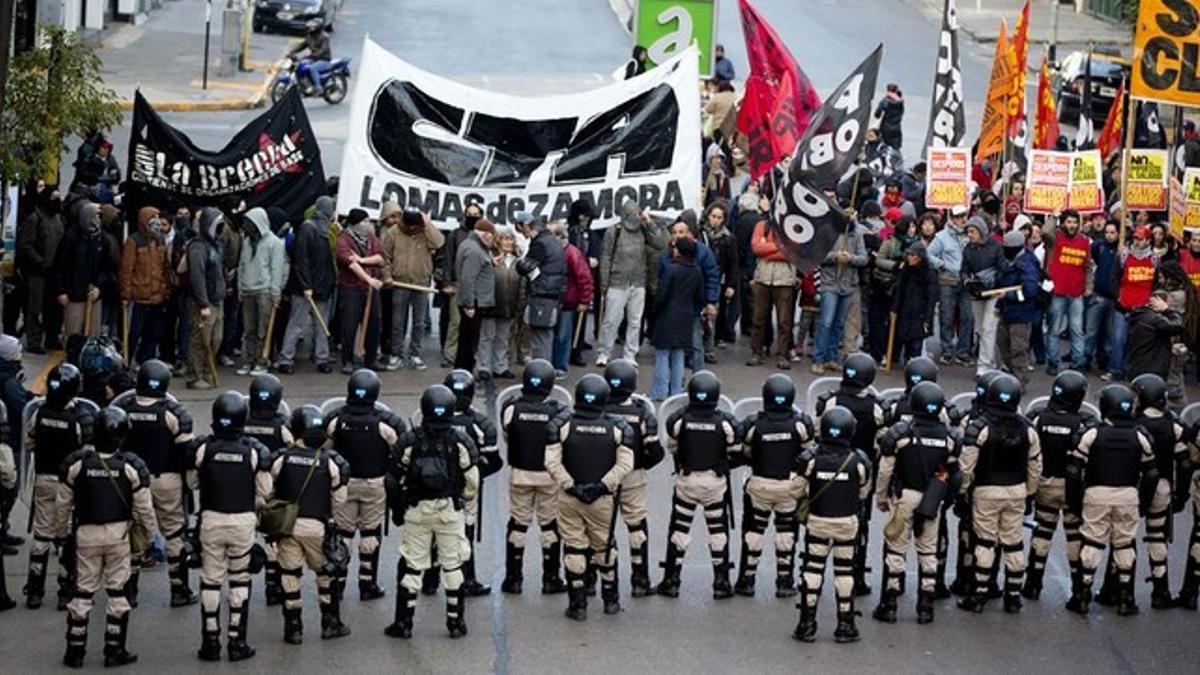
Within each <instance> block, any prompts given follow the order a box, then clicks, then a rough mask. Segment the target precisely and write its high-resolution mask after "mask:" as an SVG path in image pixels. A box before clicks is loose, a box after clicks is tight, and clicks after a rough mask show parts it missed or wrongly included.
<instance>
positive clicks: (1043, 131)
mask: <svg viewBox="0 0 1200 675" xmlns="http://www.w3.org/2000/svg"><path fill="white" fill-rule="evenodd" d="M1035 119H1036V125H1035V127H1034V129H1033V147H1034V148H1036V149H1038V150H1053V149H1054V148H1055V146H1056V145H1057V144H1058V136H1059V129H1058V109H1057V107H1056V106H1055V105H1054V90H1053V89H1051V88H1050V61H1049V58H1048V57H1047V56H1042V72H1041V75H1039V76H1038V91H1037V117H1036V118H1035Z"/></svg>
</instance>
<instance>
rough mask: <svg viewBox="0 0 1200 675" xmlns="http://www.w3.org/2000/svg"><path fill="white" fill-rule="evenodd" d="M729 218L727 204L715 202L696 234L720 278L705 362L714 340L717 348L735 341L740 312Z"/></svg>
mask: <svg viewBox="0 0 1200 675" xmlns="http://www.w3.org/2000/svg"><path fill="white" fill-rule="evenodd" d="M728 217H729V205H728V204H726V203H725V202H723V201H720V200H718V201H715V202H713V203H712V204H709V205H708V207H707V208H706V209H704V228H703V229H702V230H701V231H700V240H701V241H702V242H703V243H704V245H705V246H707V247H709V248H710V249H712V252H713V253H714V254H715V255H716V258H717V268H718V269H719V270H720V277H721V281H720V284H721V297H720V299H719V300H718V304H717V316H716V324H715V326H714V327H713V330H712V331H708V332H707V334H706V335H705V338H706V339H705V350H704V351H705V359H704V360H705V361H706V362H708V363H715V362H716V357H712V358H711V360H710V358H709V357H710V356H712V347H713V342H714V339H715V342H716V346H717V347H724V346H725V344H727V343H729V342H733V341H735V340H736V339H737V335H736V334H735V333H734V324H735V323H737V319H738V314H739V313H740V312H741V307H740V303H739V302H738V298H737V287H738V283H739V282H740V280H741V277H742V265H741V252H740V251H739V250H738V243H737V240H736V239H734V238H733V234H732V233H731V232H730V231H729V228H728V227H726V222H727V220H728Z"/></svg>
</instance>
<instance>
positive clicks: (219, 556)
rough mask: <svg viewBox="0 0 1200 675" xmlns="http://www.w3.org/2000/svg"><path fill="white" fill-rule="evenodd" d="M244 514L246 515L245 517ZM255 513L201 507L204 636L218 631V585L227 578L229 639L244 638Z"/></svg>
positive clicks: (219, 614) (201, 613)
mask: <svg viewBox="0 0 1200 675" xmlns="http://www.w3.org/2000/svg"><path fill="white" fill-rule="evenodd" d="M246 516H249V517H248V518H247V517H246ZM255 520H256V519H255V515H254V514H253V513H249V514H241V513H238V514H225V513H214V512H212V511H205V512H204V513H202V514H201V519H200V615H201V622H202V627H203V632H204V635H205V636H206V637H219V636H220V634H221V586H222V585H224V584H225V582H226V581H228V582H229V630H228V637H229V639H230V640H245V639H246V627H247V623H248V615H249V610H250V604H249V603H248V602H247V600H249V599H250V570H249V567H250V548H251V547H252V546H254V527H255Z"/></svg>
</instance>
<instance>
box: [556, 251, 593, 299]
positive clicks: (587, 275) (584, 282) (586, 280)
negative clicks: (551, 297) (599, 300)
mask: <svg viewBox="0 0 1200 675" xmlns="http://www.w3.org/2000/svg"><path fill="white" fill-rule="evenodd" d="M592 290H593V288H592V269H591V268H590V267H588V263H587V258H586V257H584V255H583V253H582V252H580V250H579V249H578V248H575V246H574V245H572V244H567V290H566V293H564V294H563V307H565V308H567V309H575V308H576V307H578V306H580V305H590V304H591V303H592Z"/></svg>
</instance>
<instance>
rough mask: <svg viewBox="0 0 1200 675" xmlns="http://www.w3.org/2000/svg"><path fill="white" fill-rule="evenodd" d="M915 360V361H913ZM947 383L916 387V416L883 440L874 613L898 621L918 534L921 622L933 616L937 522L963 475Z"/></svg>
mask: <svg viewBox="0 0 1200 675" xmlns="http://www.w3.org/2000/svg"><path fill="white" fill-rule="evenodd" d="M910 363H911V361H910ZM945 406H946V399H945V395H944V394H943V393H942V388H941V387H939V386H938V385H937V384H935V383H933V382H929V381H924V382H921V383H919V384H917V385H916V386H915V387H913V388H912V392H911V393H910V394H909V402H908V404H907V408H908V409H909V410H910V411H911V413H912V415H911V417H910V418H909V419H907V420H901V421H900V422H898V423H897V424H895V425H894V426H892V427H891V428H889V429H888V431H887V433H886V434H884V437H883V439H882V440H881V441H880V443H879V471H878V473H877V475H876V479H875V502H876V505H877V506H878V507H879V510H880V511H884V512H889V513H890V516H889V518H888V522H887V525H886V526H885V527H884V529H883V547H884V567H883V578H882V582H881V584H880V585H881V588H880V592H879V596H880V597H879V605H878V606H877V607H876V608H875V611H874V613H873V614H872V616H873V617H874V618H875V619H877V620H879V621H884V622H887V623H895V622H896V599H897V598H898V597H899V596H900V595H901V594H902V593H903V592H904V576H905V571H904V569H905V557H906V556H907V554H908V545H909V541H910V540H914V539H915V544H916V549H917V565H918V579H919V584H918V586H919V587H918V594H917V623H922V624H924V623H930V622H932V621H933V600H934V592H935V580H934V576H935V575H936V573H937V521H938V519H939V517H940V516H941V512H942V508H941V506H942V503H943V502H944V501H945V500H946V499H947V498H948V497H949V496H950V495H951V494H952V491H953V489H954V486H955V485H956V484H957V482H958V481H959V480H960V479H961V478H960V476H959V467H958V444H957V442H956V440H955V438H954V435H953V434H952V433H951V430H950V428H949V427H948V426H947V425H946V422H945V421H943V420H944V419H945Z"/></svg>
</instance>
